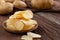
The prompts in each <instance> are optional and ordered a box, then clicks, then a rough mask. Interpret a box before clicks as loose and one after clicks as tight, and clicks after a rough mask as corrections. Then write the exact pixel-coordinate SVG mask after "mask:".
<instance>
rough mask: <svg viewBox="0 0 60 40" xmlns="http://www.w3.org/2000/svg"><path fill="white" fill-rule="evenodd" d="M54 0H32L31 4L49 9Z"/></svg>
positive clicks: (38, 7) (37, 7)
mask: <svg viewBox="0 0 60 40" xmlns="http://www.w3.org/2000/svg"><path fill="white" fill-rule="evenodd" d="M52 4H53V0H32V1H31V6H32V7H33V8H36V9H49V8H51V7H52Z"/></svg>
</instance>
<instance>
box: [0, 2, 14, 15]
mask: <svg viewBox="0 0 60 40" xmlns="http://www.w3.org/2000/svg"><path fill="white" fill-rule="evenodd" d="M12 11H13V4H11V3H4V4H1V5H0V14H9V13H10V12H12Z"/></svg>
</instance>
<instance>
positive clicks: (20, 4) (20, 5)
mask: <svg viewBox="0 0 60 40" xmlns="http://www.w3.org/2000/svg"><path fill="white" fill-rule="evenodd" d="M13 5H14V7H15V8H18V9H22V8H26V7H27V4H26V3H25V2H23V1H21V0H15V1H14V3H13Z"/></svg>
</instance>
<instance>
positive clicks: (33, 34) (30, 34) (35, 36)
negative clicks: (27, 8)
mask: <svg viewBox="0 0 60 40" xmlns="http://www.w3.org/2000/svg"><path fill="white" fill-rule="evenodd" d="M27 35H28V36H31V37H32V38H41V35H39V34H35V33H32V32H27Z"/></svg>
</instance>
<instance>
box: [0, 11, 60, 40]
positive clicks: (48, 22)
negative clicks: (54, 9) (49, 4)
mask: <svg viewBox="0 0 60 40" xmlns="http://www.w3.org/2000/svg"><path fill="white" fill-rule="evenodd" d="M8 17H9V15H6V16H0V40H20V37H21V34H12V33H9V32H7V31H5V30H4V28H3V26H2V23H3V21H5V20H6V19H7V18H8ZM34 19H35V20H37V22H38V24H39V27H38V28H37V29H36V30H34V31H33V32H35V33H37V34H40V35H41V36H42V37H41V39H36V40H60V13H49V12H47V13H46V12H39V13H35V14H34Z"/></svg>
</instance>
